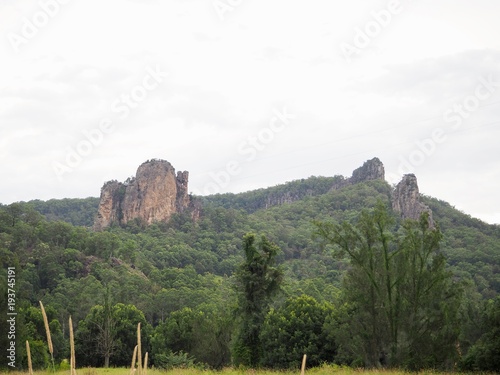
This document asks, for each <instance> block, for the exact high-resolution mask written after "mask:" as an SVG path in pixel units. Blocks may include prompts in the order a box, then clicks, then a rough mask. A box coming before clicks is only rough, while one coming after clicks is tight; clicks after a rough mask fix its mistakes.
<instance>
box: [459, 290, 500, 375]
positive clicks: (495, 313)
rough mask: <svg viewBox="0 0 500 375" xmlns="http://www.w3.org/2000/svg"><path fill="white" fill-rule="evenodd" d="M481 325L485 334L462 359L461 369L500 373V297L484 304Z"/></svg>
mask: <svg viewBox="0 0 500 375" xmlns="http://www.w3.org/2000/svg"><path fill="white" fill-rule="evenodd" d="M479 324H480V330H481V331H482V332H483V334H482V335H481V337H480V338H479V340H478V341H477V342H476V343H475V344H474V346H472V348H471V349H470V350H469V352H468V353H467V355H466V356H465V358H463V359H462V363H461V367H462V369H463V370H467V371H471V370H474V371H491V372H495V371H498V369H500V297H496V298H495V299H492V300H489V301H486V302H485V303H484V310H483V315H482V317H481V320H480V323H479Z"/></svg>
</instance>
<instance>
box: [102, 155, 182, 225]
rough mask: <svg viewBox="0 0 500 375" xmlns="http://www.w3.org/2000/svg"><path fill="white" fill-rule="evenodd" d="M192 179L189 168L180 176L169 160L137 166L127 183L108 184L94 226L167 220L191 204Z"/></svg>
mask: <svg viewBox="0 0 500 375" xmlns="http://www.w3.org/2000/svg"><path fill="white" fill-rule="evenodd" d="M188 178H189V173H188V172H186V171H185V172H178V173H177V175H176V173H175V169H174V167H172V165H171V164H170V163H169V162H168V161H165V160H151V161H147V162H145V163H143V164H142V165H141V166H140V167H139V168H138V169H137V173H136V176H135V178H132V179H129V180H127V181H126V182H125V183H121V182H117V181H110V182H107V183H105V184H104V186H103V187H102V189H101V199H100V202H99V209H98V213H97V217H96V220H95V222H94V229H95V230H98V231H99V230H103V229H104V228H106V227H108V226H110V225H111V224H112V223H118V224H125V223H127V222H128V221H130V220H133V219H137V218H138V219H140V220H141V221H143V222H144V223H146V224H151V223H153V222H158V221H167V220H168V219H170V217H171V216H172V215H173V214H174V213H181V212H183V211H184V210H185V209H186V208H188V206H189V204H190V199H189V195H188Z"/></svg>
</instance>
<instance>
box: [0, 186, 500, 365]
mask: <svg viewBox="0 0 500 375" xmlns="http://www.w3.org/2000/svg"><path fill="white" fill-rule="evenodd" d="M332 181H333V179H326V178H310V179H307V180H304V181H295V182H293V183H290V184H288V185H282V186H279V187H276V188H271V189H269V190H258V191H255V192H248V193H244V194H241V195H227V196H226V195H224V196H213V197H205V198H203V200H204V203H203V212H202V216H201V218H200V220H198V221H197V222H193V221H192V220H191V218H190V217H188V216H187V215H175V216H174V217H173V218H172V219H171V220H170V222H168V223H157V224H153V225H151V226H145V225H144V224H143V223H141V222H139V221H134V222H130V223H128V224H127V225H126V226H124V227H118V226H117V227H112V228H109V229H108V230H106V231H104V232H93V231H92V230H91V229H90V226H91V224H92V220H91V219H90V218H93V217H94V215H95V212H96V208H97V203H98V200H96V198H88V199H86V200H62V201H57V200H53V201H49V202H40V201H32V202H28V203H14V204H11V205H7V206H0V262H1V263H2V267H1V269H0V278H1V279H2V280H6V279H7V267H14V268H15V270H16V285H15V288H16V309H17V312H18V316H17V327H16V329H17V332H16V333H17V338H16V342H17V344H18V347H17V365H18V366H19V367H18V368H21V369H27V368H28V358H27V349H26V348H27V347H26V345H25V342H26V340H28V341H29V347H30V352H31V362H32V366H33V368H34V369H35V370H37V369H45V368H48V367H49V366H50V367H52V360H51V358H52V356H53V358H54V366H55V367H56V368H60V369H66V370H68V369H69V362H70V358H71V357H72V356H71V350H70V346H69V335H70V330H69V328H68V321H69V317H70V316H71V318H72V321H73V326H74V341H75V355H76V364H77V367H78V368H82V367H85V366H92V367H96V366H105V365H108V364H109V366H110V367H113V366H126V367H128V366H130V358H131V357H132V354H133V352H134V348H135V345H136V326H137V323H139V322H140V323H141V327H142V328H141V332H142V333H141V343H142V353H143V355H144V353H145V352H146V351H147V352H149V362H150V364H151V365H153V366H155V367H156V368H166V369H170V368H174V367H188V368H202V369H207V368H210V369H221V368H224V367H227V366H230V365H233V364H235V363H237V362H238V361H239V363H244V364H247V365H251V366H256V367H260V366H262V367H273V368H276V369H289V368H294V369H296V368H298V366H299V364H300V360H301V358H302V354H304V353H307V355H308V366H319V367H318V369H317V370H311V372H314V371H318V372H321V371H325V370H324V369H325V368H322V367H321V366H322V364H324V363H329V364H330V366H334V364H335V365H338V366H345V365H349V366H355V367H357V366H366V367H372V366H381V367H402V368H407V369H419V368H443V369H458V368H462V369H464V370H485V371H486V370H489V371H491V370H494V369H498V368H499V365H498V353H499V350H498V348H499V342H500V340H499V334H498V331H499V329H500V328H499V327H500V324H499V321H498V316H499V309H500V303H499V299H498V298H499V297H498V296H499V292H500V268H499V267H500V266H499V265H500V229H499V227H498V226H491V225H487V224H485V223H482V222H480V221H478V220H476V219H473V218H471V217H469V216H467V215H465V214H463V213H461V212H459V211H457V210H455V209H454V208H453V207H451V206H450V205H449V204H447V203H445V202H442V201H439V200H437V199H434V198H429V197H426V198H425V202H426V204H428V205H429V206H431V208H432V210H433V214H434V219H435V221H436V222H437V223H438V226H436V227H435V228H433V229H432V228H427V227H426V226H425V225H424V224H426V219H425V218H423V219H422V221H421V222H411V221H408V222H402V221H401V220H400V219H399V218H398V217H397V216H395V215H394V213H393V212H392V211H391V210H390V209H389V208H387V207H388V202H389V197H390V193H391V188H390V186H389V185H388V184H387V183H385V182H384V181H370V182H367V183H362V184H357V185H352V186H347V187H345V188H342V189H339V190H333V191H328V188H327V187H328V184H331V183H332ZM330 186H331V185H330ZM288 188H289V189H288ZM75 215H76V216H75ZM318 232H319V233H318ZM248 233H256V234H253V235H251V234H248ZM313 233H317V234H321V235H320V236H318V235H316V236H313ZM263 236H264V237H263ZM278 286H280V288H278ZM6 289H7V285H6V284H5V282H3V283H0V307H1V308H2V309H5V307H6V306H7V303H6V301H5V298H6V295H7V293H6V292H7V290H6ZM278 289H280V292H279V293H275V292H276V291H277V290H278ZM39 301H42V303H43V305H44V307H45V313H46V320H47V324H48V326H49V328H50V332H51V341H52V345H53V349H52V351H51V352H49V348H48V346H47V334H46V329H45V325H44V317H43V315H42V312H41V309H40V304H39ZM0 313H1V314H3V316H6V315H5V314H6V312H5V311H4V310H2V311H0ZM7 330H8V326H7V322H6V321H5V319H1V320H0V331H1V332H7ZM257 343H258V344H257ZM353 344H355V345H353ZM0 345H1V347H6V345H7V337H6V335H0ZM254 349H256V350H255V352H253V350H254ZM0 366H2V368H7V365H6V363H5V362H2V363H0ZM322 369H323V370H322ZM333 369H334V370H335V371H341V370H340V367H327V370H328V371H331V370H333ZM89 371H90V370H89ZM185 371H188V370H185ZM193 371H194V370H193ZM345 371H348V370H345ZM109 372H113V370H111V369H110V370H109Z"/></svg>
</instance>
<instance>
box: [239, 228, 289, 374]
mask: <svg viewBox="0 0 500 375" xmlns="http://www.w3.org/2000/svg"><path fill="white" fill-rule="evenodd" d="M243 250H244V252H245V259H244V261H243V263H242V264H241V265H240V267H239V268H238V270H237V271H236V281H237V289H238V291H239V297H238V298H239V303H238V308H239V315H240V317H241V324H240V328H239V332H238V336H237V338H236V343H235V346H234V354H233V356H234V361H235V363H236V364H243V365H245V366H251V367H256V366H258V365H259V362H260V359H261V355H262V346H261V342H260V331H261V327H262V324H263V323H264V320H265V316H266V314H267V312H268V311H269V305H270V303H271V300H272V297H273V296H274V295H275V294H276V293H277V292H278V290H279V289H280V285H281V282H282V279H283V271H282V270H281V269H280V268H279V267H274V263H275V258H276V255H277V254H278V252H279V247H278V246H276V245H275V244H273V243H272V242H270V241H269V240H268V239H267V238H266V237H265V236H262V237H261V239H260V242H259V243H256V239H255V234H253V233H248V234H246V235H245V236H244V237H243Z"/></svg>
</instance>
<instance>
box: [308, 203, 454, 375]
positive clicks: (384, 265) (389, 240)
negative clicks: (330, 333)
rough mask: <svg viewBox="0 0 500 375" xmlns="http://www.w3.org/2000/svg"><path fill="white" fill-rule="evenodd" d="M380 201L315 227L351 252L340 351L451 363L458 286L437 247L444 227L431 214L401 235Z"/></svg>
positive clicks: (376, 358) (365, 357)
mask: <svg viewBox="0 0 500 375" xmlns="http://www.w3.org/2000/svg"><path fill="white" fill-rule="evenodd" d="M393 223H394V221H393V219H392V217H391V215H390V213H389V211H388V209H387V208H386V206H385V205H384V204H383V203H378V204H377V206H376V207H375V209H373V210H372V211H368V210H364V211H362V213H361V215H360V217H359V219H358V220H357V222H356V223H355V224H354V225H353V224H350V223H348V222H345V221H344V222H342V223H341V224H335V223H318V224H317V225H318V231H317V233H318V234H319V235H320V237H321V238H323V239H324V240H325V242H326V243H328V244H331V245H334V251H335V254H336V255H337V256H340V257H342V256H347V258H348V259H349V261H350V264H351V269H350V270H349V271H348V272H347V274H346V276H345V278H344V298H345V302H346V303H347V304H348V306H349V309H350V313H349V314H347V315H345V317H348V318H349V319H350V322H351V324H348V325H346V324H343V323H342V322H339V324H338V326H339V327H342V329H347V330H348V331H349V332H348V333H344V334H342V333H339V335H338V336H339V338H342V337H344V338H345V339H348V338H351V339H349V341H348V342H341V343H340V347H341V348H343V350H348V351H351V354H352V356H353V357H354V358H359V359H360V360H361V361H362V362H363V363H364V364H365V365H366V366H368V367H376V366H386V365H388V366H406V367H409V368H411V369H418V368H423V367H438V366H447V365H450V363H449V360H450V359H451V360H453V358H454V356H455V355H456V350H455V347H454V346H455V343H456V342H457V339H458V334H459V330H458V321H457V316H458V307H459V303H460V293H459V288H458V287H457V285H455V284H453V282H452V278H451V274H450V273H449V272H448V271H447V270H446V263H445V259H444V257H443V256H442V255H441V254H440V253H439V244H440V241H441V238H442V234H441V232H440V230H439V227H437V226H436V227H434V228H429V220H428V216H427V214H426V213H424V214H422V217H421V218H420V221H418V222H417V221H412V220H408V221H405V222H404V223H403V226H402V229H401V232H400V233H399V234H398V235H396V234H394V230H393V227H392V226H393Z"/></svg>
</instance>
